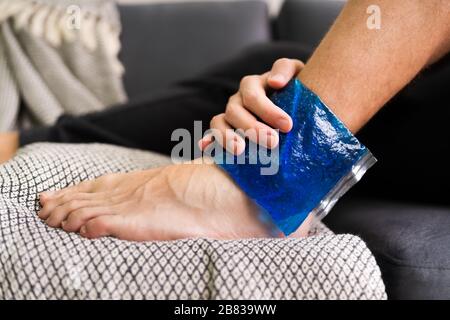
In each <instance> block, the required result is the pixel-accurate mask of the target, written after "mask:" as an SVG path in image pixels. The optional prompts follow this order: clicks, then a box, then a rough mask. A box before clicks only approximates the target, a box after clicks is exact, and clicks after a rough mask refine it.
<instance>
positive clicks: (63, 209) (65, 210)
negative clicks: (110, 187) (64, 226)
mask: <svg viewBox="0 0 450 320" xmlns="http://www.w3.org/2000/svg"><path fill="white" fill-rule="evenodd" d="M95 204H96V203H95V202H94V201H91V200H78V199H75V200H70V201H68V202H66V203H63V204H61V205H60V206H57V207H56V208H55V209H53V210H52V211H51V212H50V213H49V214H48V217H47V218H46V220H45V222H46V223H47V225H49V226H50V227H54V228H58V227H61V223H62V222H63V221H64V220H66V218H67V216H68V215H69V214H70V213H71V212H74V211H76V210H80V209H81V208H84V207H89V206H94V205H95Z"/></svg>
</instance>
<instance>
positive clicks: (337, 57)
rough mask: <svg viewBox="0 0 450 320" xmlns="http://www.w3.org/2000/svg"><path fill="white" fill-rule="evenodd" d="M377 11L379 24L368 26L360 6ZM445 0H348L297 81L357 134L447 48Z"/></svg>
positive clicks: (448, 7) (448, 6) (449, 5)
mask: <svg viewBox="0 0 450 320" xmlns="http://www.w3.org/2000/svg"><path fill="white" fill-rule="evenodd" d="M371 4H376V5H378V6H379V7H380V9H381V28H380V29H379V30H377V29H369V28H368V27H367V24H366V21H367V18H368V17H369V15H368V14H367V13H366V9H367V7H368V6H369V5H371ZM449 15H450V2H448V1H446V0H429V1H421V0H409V1H408V0H407V1H392V0H378V1H376V3H374V1H372V0H370V1H366V0H350V1H349V2H348V4H347V5H346V6H345V8H344V10H343V11H342V13H341V14H340V16H339V17H338V19H337V20H336V22H335V23H334V25H333V27H332V28H331V30H330V31H329V33H328V34H327V35H326V37H325V38H324V39H323V41H322V42H321V44H320V45H319V47H318V48H317V50H316V51H315V52H314V54H313V56H312V57H311V59H310V60H309V61H308V63H307V64H306V66H305V68H304V69H303V70H302V72H301V73H300V75H299V78H300V80H302V82H303V83H304V84H305V85H306V86H307V87H309V88H310V89H311V90H312V91H314V92H315V93H316V94H318V95H319V96H320V97H321V99H322V100H323V101H324V102H325V103H326V104H327V105H328V106H329V107H330V108H331V109H332V110H333V112H334V113H335V114H336V115H337V116H338V117H339V118H340V119H341V120H342V121H343V122H344V123H345V124H346V125H347V127H348V128H349V129H350V130H351V131H352V132H357V131H358V130H359V129H360V128H361V127H362V126H363V125H364V124H365V123H366V122H367V121H369V120H370V118H372V117H373V115H374V114H375V113H376V112H377V111H378V110H379V109H380V108H382V106H383V105H384V104H385V103H386V102H387V101H388V100H389V99H390V98H392V96H394V95H395V94H396V93H397V92H398V91H400V90H401V88H403V87H404V86H405V85H406V84H408V83H409V82H410V81H411V80H412V79H413V78H414V77H415V76H416V75H417V74H418V73H419V72H420V70H421V69H423V68H424V67H425V66H426V65H427V64H429V63H431V62H433V61H434V60H436V59H437V58H438V57H440V56H442V55H443V54H445V52H447V51H448V50H449V47H450V25H449V19H448V17H449Z"/></svg>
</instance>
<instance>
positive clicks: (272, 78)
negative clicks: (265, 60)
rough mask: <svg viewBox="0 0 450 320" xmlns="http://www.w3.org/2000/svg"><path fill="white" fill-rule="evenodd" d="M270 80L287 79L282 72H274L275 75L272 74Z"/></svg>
mask: <svg viewBox="0 0 450 320" xmlns="http://www.w3.org/2000/svg"><path fill="white" fill-rule="evenodd" d="M270 80H272V81H276V82H284V81H286V79H285V77H284V76H283V75H281V74H274V75H273V76H272V75H271V76H270Z"/></svg>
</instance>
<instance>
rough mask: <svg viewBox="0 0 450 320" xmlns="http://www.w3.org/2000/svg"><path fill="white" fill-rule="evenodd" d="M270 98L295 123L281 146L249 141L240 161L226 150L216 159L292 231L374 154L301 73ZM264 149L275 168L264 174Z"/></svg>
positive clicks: (322, 209) (328, 203)
mask: <svg viewBox="0 0 450 320" xmlns="http://www.w3.org/2000/svg"><path fill="white" fill-rule="evenodd" d="M271 100H272V101H273V102H274V103H275V104H276V105H277V106H279V107H280V108H282V109H283V110H284V111H286V112H287V113H288V114H289V115H290V116H291V117H292V119H293V129H292V130H291V131H290V132H289V133H287V134H284V133H280V142H279V146H278V147H277V148H276V149H274V150H267V149H265V148H264V147H261V146H256V145H255V144H254V143H253V142H251V141H247V144H246V149H245V151H244V153H243V154H242V155H240V156H239V157H241V159H240V161H239V160H238V157H236V156H232V155H231V154H229V153H227V152H222V153H221V154H216V155H215V161H216V163H217V164H218V165H219V166H221V167H222V168H223V169H224V170H225V171H226V172H228V174H229V175H230V176H231V177H232V178H233V179H234V181H235V182H236V183H237V184H238V185H239V186H240V187H241V188H242V190H243V191H244V192H245V193H246V194H247V195H248V196H249V197H250V198H251V199H253V200H254V202H256V203H257V204H258V205H259V206H260V207H261V209H262V211H263V212H264V211H265V212H266V213H267V214H268V215H270V217H271V218H272V220H273V222H274V223H275V224H276V226H277V227H278V228H279V229H280V230H281V231H282V232H283V233H284V234H285V235H289V234H291V233H292V232H294V231H295V230H297V228H298V227H299V226H300V225H301V224H302V223H303V221H304V220H305V219H306V218H307V217H308V215H309V214H313V215H314V217H315V218H317V219H322V218H323V217H324V216H325V215H326V214H327V213H328V212H329V211H330V209H331V208H332V207H333V205H334V204H335V203H336V201H337V200H338V199H339V198H340V197H341V196H342V195H343V194H344V193H345V192H346V191H347V190H348V189H350V187H351V186H353V185H354V184H355V183H356V182H357V181H358V180H359V179H360V178H361V177H362V175H363V174H364V173H365V171H366V170H367V169H369V168H370V167H371V166H372V165H373V164H374V163H375V162H376V159H375V158H374V157H373V156H372V154H371V153H370V151H369V150H368V149H367V148H366V147H365V146H364V145H362V144H361V143H360V142H359V141H358V140H357V139H356V138H355V137H354V136H353V135H352V133H351V132H350V131H349V130H348V129H347V128H346V127H345V126H344V124H343V123H342V122H341V121H340V120H339V119H338V118H337V117H336V116H335V115H334V114H333V113H332V112H331V111H330V110H329V109H328V107H327V106H326V105H325V104H324V103H323V102H322V101H321V100H320V98H319V97H318V96H317V95H316V94H314V93H313V92H312V91H311V90H309V89H308V88H306V87H305V86H304V85H303V84H302V83H301V82H300V81H299V80H298V79H293V80H291V81H290V82H289V84H288V85H287V86H286V87H285V88H283V89H282V90H280V91H277V92H275V93H274V94H273V95H272V96H271ZM258 148H259V149H258ZM255 150H258V151H255ZM261 151H263V152H266V153H267V154H268V155H270V157H271V159H272V163H271V165H272V166H273V165H274V164H275V165H276V166H277V168H278V171H277V173H276V174H272V175H270V174H269V175H264V174H262V172H263V171H262V170H261V169H263V168H265V167H267V166H268V164H267V163H263V162H262V161H260V160H259V157H258V154H259V153H260V152H261ZM242 157H243V158H242ZM225 158H227V159H225ZM230 158H232V159H234V161H230ZM255 158H256V161H255ZM219 160H220V161H219ZM243 160H244V161H243ZM251 160H253V162H252V161H251ZM230 162H231V163H230Z"/></svg>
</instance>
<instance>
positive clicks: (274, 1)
mask: <svg viewBox="0 0 450 320" xmlns="http://www.w3.org/2000/svg"><path fill="white" fill-rule="evenodd" d="M192 1H197V2H202V1H233V0H117V2H119V3H146V2H147V3H149V2H151V3H164V2H192ZM265 1H266V2H267V4H268V5H269V11H270V14H272V15H276V14H277V13H278V11H279V10H280V7H281V4H282V3H283V0H265Z"/></svg>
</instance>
